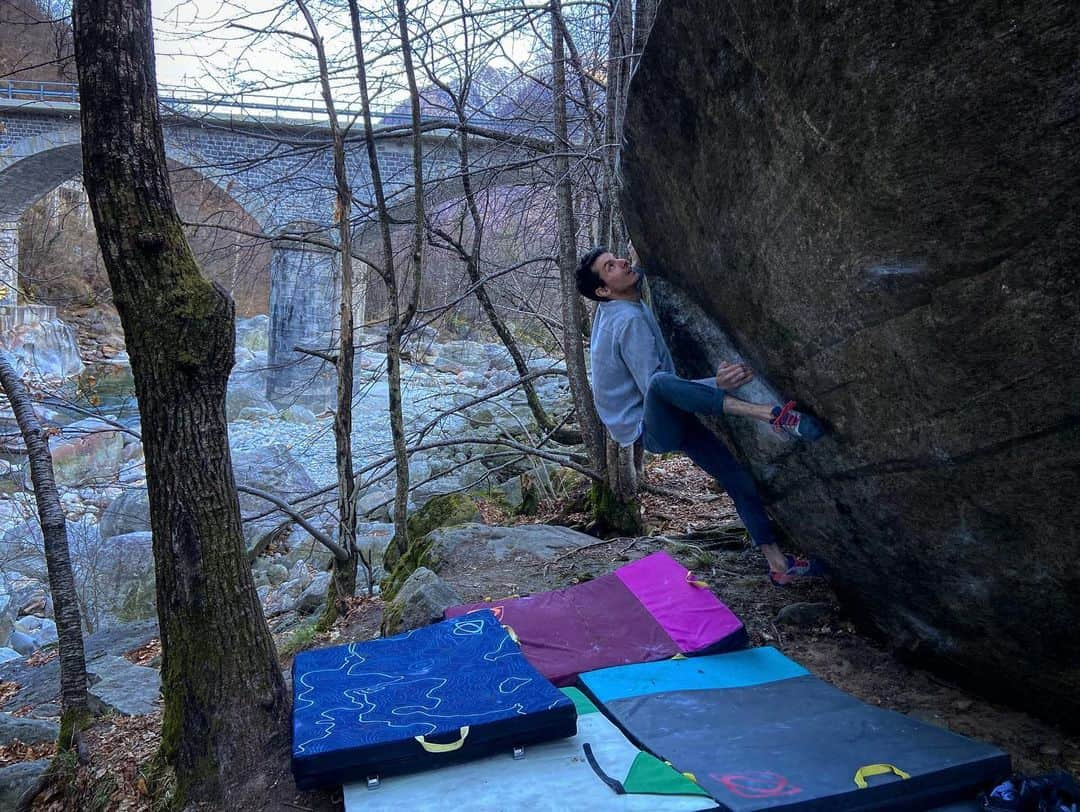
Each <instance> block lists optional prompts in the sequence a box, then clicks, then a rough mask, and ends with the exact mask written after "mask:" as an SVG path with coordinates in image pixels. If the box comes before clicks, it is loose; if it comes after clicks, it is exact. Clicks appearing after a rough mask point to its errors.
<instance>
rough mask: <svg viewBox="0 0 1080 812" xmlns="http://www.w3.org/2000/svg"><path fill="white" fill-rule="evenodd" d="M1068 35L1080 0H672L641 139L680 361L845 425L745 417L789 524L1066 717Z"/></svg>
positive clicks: (1075, 65) (889, 626) (914, 617)
mask: <svg viewBox="0 0 1080 812" xmlns="http://www.w3.org/2000/svg"><path fill="white" fill-rule="evenodd" d="M1077 42H1080V7H1078V6H1077V5H1076V3H1075V2H1074V1H1073V0H1064V1H1063V2H1049V1H1045V2H1031V3H1025V4H1016V5H1015V8H1014V7H1013V6H1012V5H1010V4H1005V5H1003V4H1000V3H996V2H990V1H989V0H975V1H974V2H971V3H963V4H951V5H950V4H943V3H933V4H931V3H921V4H920V3H916V4H905V5H904V7H903V9H901V8H899V7H895V6H894V4H891V3H878V2H873V1H872V0H858V1H857V2H846V3H812V4H806V3H799V2H794V0H777V2H758V3H755V2H750V1H749V0H732V1H731V2H726V3H720V4H718V3H715V2H713V0H675V1H674V2H671V1H669V2H666V3H664V4H662V5H661V7H660V12H659V14H658V18H657V22H656V26H655V28H654V30H653V32H652V35H651V37H650V40H649V43H648V46H647V48H646V51H645V54H644V56H643V59H642V62H641V65H640V68H639V70H638V72H637V74H636V76H635V78H634V81H633V84H632V87H631V98H630V102H629V105H628V109H627V121H626V149H625V152H624V156H623V173H624V177H625V182H626V190H625V199H624V206H625V209H626V214H627V217H628V220H629V223H630V227H631V233H632V234H633V235H634V237H635V239H636V241H637V243H638V244H639V248H640V249H641V253H642V255H643V258H644V260H645V264H646V266H648V267H649V269H650V272H651V275H652V278H653V280H654V284H653V293H654V296H655V298H656V306H657V310H658V313H659V314H660V317H661V321H662V322H663V323H664V325H665V329H666V330H667V331H668V333H669V335H670V337H671V343H672V350H673V352H674V354H675V356H676V359H677V361H678V363H679V365H680V367H681V369H680V371H681V372H683V373H684V374H690V375H693V376H700V375H704V374H708V373H709V372H710V370H711V368H712V366H713V365H714V364H715V362H716V361H717V360H719V359H721V358H724V357H728V358H730V357H732V354H734V353H738V354H740V355H741V356H742V357H743V358H745V359H746V360H748V361H749V362H750V363H752V364H753V366H754V367H755V369H756V370H757V371H758V374H759V376H760V377H761V378H762V379H764V380H766V381H768V383H769V384H770V385H771V386H772V387H773V388H774V390H775V391H777V392H781V393H783V394H784V395H786V396H790V397H794V398H797V399H798V400H799V401H800V402H801V403H803V404H805V405H806V406H807V407H808V409H809V410H810V411H812V412H813V413H815V414H817V415H819V416H820V417H822V418H823V419H824V420H825V421H827V422H828V423H830V424H831V426H832V429H833V433H832V435H831V436H830V437H829V438H827V439H825V440H823V441H821V442H819V443H817V444H815V445H813V446H802V447H797V446H793V445H791V444H784V443H781V442H778V441H775V440H772V439H771V438H770V437H768V436H767V435H764V434H762V433H761V432H757V431H754V430H753V429H752V428H751V427H746V426H741V427H740V426H737V425H735V424H729V428H731V429H732V432H731V436H732V439H733V440H734V442H735V443H736V445H738V446H739V447H740V449H741V451H742V452H743V453H744V454H745V456H746V457H747V459H748V461H749V462H750V464H751V466H752V468H753V470H754V474H755V477H756V478H757V479H758V481H759V482H760V483H761V484H762V488H763V492H764V494H765V496H766V500H767V501H768V502H769V503H770V510H771V512H772V514H773V516H774V517H775V518H776V520H777V523H778V524H779V525H780V526H781V527H782V528H784V530H786V532H787V533H788V534H789V535H790V536H791V537H792V538H793V539H794V540H795V542H796V543H797V544H798V546H800V547H801V548H802V549H804V550H806V551H808V552H811V553H813V554H815V555H819V556H822V557H824V558H826V559H827V560H828V562H829V563H830V564H831V566H832V568H833V572H834V576H835V577H834V581H835V583H836V585H837V587H838V589H839V591H840V593H841V595H842V596H843V597H844V599H845V600H846V601H847V602H848V605H849V607H850V608H852V609H853V614H854V616H855V617H856V618H859V619H862V620H864V621H866V622H867V623H869V624H872V625H873V626H874V627H876V628H877V629H878V630H879V631H880V632H881V633H882V634H883V635H884V636H885V637H886V638H887V639H888V640H889V641H890V643H891V644H892V645H894V646H896V647H898V648H900V649H903V650H907V651H911V652H914V653H915V654H917V655H925V656H926V657H928V658H929V659H931V660H933V661H935V662H936V663H937V665H938V666H939V667H943V668H945V669H946V670H948V671H950V672H951V673H952V674H953V675H955V676H958V677H962V678H964V679H965V680H966V681H967V682H969V683H977V684H979V685H980V686H981V687H982V688H984V689H986V690H990V691H992V692H996V693H999V694H1007V695H1008V697H1009V698H1010V699H1011V700H1012V701H1014V702H1020V703H1023V704H1026V705H1027V706H1029V707H1031V708H1034V709H1037V710H1041V711H1042V712H1044V713H1048V714H1051V715H1053V716H1054V717H1055V718H1057V719H1061V720H1065V719H1070V718H1071V719H1072V720H1074V721H1075V720H1078V719H1080V566H1078V563H1077V562H1078V561H1080V530H1078V527H1080V496H1078V494H1080V473H1078V471H1080V315H1078V313H1080V301H1078V293H1077V290H1078V287H1080V272H1078V264H1080V59H1078V58H1077V50H1076V44H1077ZM760 393H761V392H760V390H757V391H756V392H755V391H753V390H752V391H751V392H750V393H749V394H751V395H754V394H760Z"/></svg>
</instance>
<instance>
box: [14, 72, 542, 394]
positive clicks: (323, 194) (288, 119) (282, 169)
mask: <svg viewBox="0 0 1080 812" xmlns="http://www.w3.org/2000/svg"><path fill="white" fill-rule="evenodd" d="M160 98H161V103H162V111H163V128H164V135H165V151H166V155H167V157H168V159H169V160H170V163H171V166H173V167H176V168H184V169H188V170H193V171H194V172H196V173H197V174H198V175H199V176H201V177H202V178H203V179H205V180H206V181H207V182H209V183H212V184H214V185H216V186H217V187H219V188H220V189H222V190H223V191H224V192H225V193H227V194H228V195H229V196H230V197H231V198H232V199H233V200H235V201H236V203H237V204H238V205H239V206H240V207H241V208H242V209H243V210H244V211H245V212H247V213H248V214H249V215H250V216H251V217H252V219H254V221H255V222H256V223H258V226H259V229H260V230H261V232H262V234H263V235H265V237H266V238H267V239H269V240H272V241H273V243H272V245H273V251H272V260H271V267H270V278H271V281H270V311H271V312H270V325H271V326H270V348H269V353H268V355H269V363H270V365H271V367H272V370H271V374H269V375H268V376H267V378H268V384H267V387H268V392H267V396H268V397H269V398H270V399H271V400H273V401H275V402H278V403H283V402H294V401H296V400H300V401H306V402H309V403H312V404H313V405H315V404H318V405H322V404H323V403H325V402H327V397H328V396H329V394H330V393H331V392H332V391H333V388H334V381H333V374H332V369H329V368H328V365H326V364H324V363H323V362H320V361H318V360H316V359H314V358H312V357H310V356H305V355H301V354H299V353H297V352H295V351H294V348H295V347H297V346H305V347H312V348H325V347H328V346H330V343H331V342H332V341H333V340H334V336H335V330H336V324H337V322H338V321H339V319H338V318H337V314H338V308H339V304H338V303H339V302H340V298H339V297H340V293H339V290H338V287H339V277H338V272H339V269H338V260H337V255H336V253H335V252H334V251H332V250H329V249H328V248H326V247H322V246H319V245H315V244H312V243H311V242H304V241H303V239H300V238H303V237H311V236H312V233H313V232H315V236H317V237H319V238H321V239H320V240H317V241H316V242H320V241H321V242H323V243H324V244H325V243H326V242H327V241H332V240H333V233H334V230H335V229H333V228H332V227H331V223H332V219H333V205H334V198H335V192H334V186H333V183H334V181H333V157H332V154H331V149H330V146H331V144H330V134H329V129H328V127H327V124H326V119H325V113H324V112H321V111H320V110H319V108H318V107H317V106H311V107H307V106H304V103H299V104H298V103H297V102H296V101H292V100H283V99H272V98H267V97H251V96H248V97H241V98H239V99H232V100H229V101H225V102H223V101H221V100H220V99H216V98H215V99H210V98H208V97H206V96H205V95H199V94H192V93H188V92H182V91H171V90H169V89H166V88H162V89H161V91H160ZM353 114H355V113H353ZM339 115H340V116H341V119H342V120H343V121H346V120H348V118H349V116H350V115H351V114H350V112H349V111H343V112H341V113H339ZM356 120H357V126H356V127H354V131H356V132H358V131H359V129H360V128H359V119H356ZM470 123H472V124H474V125H476V126H477V127H478V129H482V130H485V131H488V132H490V137H474V136H470V137H471V138H472V139H473V141H472V144H471V146H470V150H471V152H472V154H473V157H474V164H475V165H476V166H477V167H478V171H479V172H480V173H481V175H483V176H484V177H483V178H482V180H483V182H484V183H487V184H492V183H494V184H499V185H509V184H520V183H524V182H529V181H532V180H537V181H538V180H539V179H540V173H541V172H542V171H543V168H542V166H541V165H539V164H537V163H536V162H533V161H528V160H523V150H525V152H526V153H530V154H531V153H535V152H537V151H543V142H542V141H541V140H540V139H537V138H533V137H530V135H529V134H528V133H524V132H515V131H513V130H511V129H509V128H508V127H507V125H506V124H504V123H502V122H496V121H474V122H470ZM426 124H427V125H428V126H429V129H428V131H427V132H426V133H425V135H424V175H425V198H426V199H428V200H429V202H431V203H436V202H439V201H445V200H447V199H451V198H453V197H454V196H456V195H457V194H458V193H459V190H460V180H459V178H458V154H457V143H456V140H457V139H456V135H455V134H454V132H453V131H452V130H451V129H450V126H449V125H450V124H451V122H450V121H449V120H447V121H446V122H445V124H446V126H442V127H440V126H439V124H440V122H439V120H438V119H434V120H431V119H427V120H426ZM408 125H409V122H408V120H407V118H405V117H402V116H401V115H399V114H394V113H393V112H392V111H387V112H386V114H385V115H383V116H382V121H381V123H380V125H379V126H378V128H377V129H378V131H379V134H378V136H377V138H378V143H377V150H378V155H379V159H380V169H381V175H382V178H383V183H384V187H385V189H386V194H387V197H388V199H390V201H391V202H392V205H394V208H395V211H407V210H409V208H410V206H409V204H410V203H411V200H412V141H411V138H412V136H411V130H410V128H409V126H408ZM347 161H348V162H349V164H350V167H349V169H350V171H349V176H350V182H351V184H352V187H353V194H354V196H355V198H357V199H358V200H365V199H366V200H369V201H370V200H373V198H374V195H373V193H372V189H371V179H370V172H369V169H368V162H367V156H366V152H365V150H364V147H363V141H362V140H361V139H359V138H357V139H354V142H353V143H352V145H351V148H350V149H349V150H348V152H347ZM81 173H82V147H81V138H80V127H79V103H78V88H77V86H75V85H65V84H59V83H41V82H8V83H6V86H5V85H4V84H0V293H2V294H3V295H0V309H2V310H7V311H8V314H9V316H11V315H12V313H13V312H14V311H17V310H19V308H18V301H17V290H18V255H19V250H18V228H17V224H18V221H19V219H20V217H21V216H22V215H23V213H24V212H25V211H26V209H27V208H28V207H29V206H30V205H31V204H33V203H34V202H35V201H36V200H38V199H39V198H40V197H42V196H43V195H45V194H47V193H48V192H50V191H52V190H53V189H54V188H56V187H57V186H58V185H60V184H61V183H64V182H65V181H68V180H70V179H72V178H75V177H77V176H79V175H80V174H81ZM534 176H535V177H534ZM371 208H372V209H373V206H372V207H371ZM366 230H367V229H365V224H364V223H360V224H359V225H358V231H359V232H360V233H359V234H358V237H362V234H363V232H364V231H366ZM363 290H364V286H363V284H360V285H359V286H358V291H357V292H358V293H359V294H360V295H358V296H356V297H355V298H356V300H357V302H358V311H359V312H358V313H357V316H358V317H359V320H360V321H361V322H362V319H363V308H364V302H363V296H362V292H363ZM9 323H10V320H9Z"/></svg>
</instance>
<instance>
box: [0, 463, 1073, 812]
mask: <svg viewBox="0 0 1080 812" xmlns="http://www.w3.org/2000/svg"><path fill="white" fill-rule="evenodd" d="M647 481H649V482H651V483H656V484H658V485H662V486H663V487H665V488H669V489H675V490H677V491H679V492H682V493H685V494H691V495H694V496H695V497H698V499H697V501H693V502H691V501H687V500H684V499H679V498H673V497H671V496H668V495H665V496H657V495H652V494H647V495H645V496H644V498H643V503H644V508H645V518H646V524H647V529H648V532H649V534H650V537H648V538H639V539H629V538H621V539H611V540H608V541H607V542H599V541H598V543H596V544H594V545H589V546H588V547H586V548H583V549H582V550H580V551H579V552H575V553H573V554H571V555H566V556H561V557H560V559H559V560H558V561H556V562H555V563H554V564H552V565H551V567H552V572H550V573H545V575H552V576H555V577H556V579H557V581H558V582H561V583H564V584H570V583H574V582H577V581H580V580H582V579H584V578H589V577H595V576H596V575H600V574H603V573H605V572H608V571H610V570H611V569H613V568H615V567H617V566H619V565H620V564H621V563H623V562H625V561H628V560H631V559H633V558H639V557H641V556H643V555H647V554H648V553H650V552H653V551H654V550H656V549H661V548H663V549H667V550H668V551H669V552H671V553H672V554H674V555H675V556H676V557H678V558H679V559H680V560H681V561H682V562H683V563H684V564H685V565H686V566H687V567H689V568H690V569H692V570H693V571H694V573H695V575H696V577H698V578H700V579H702V580H704V581H706V582H707V583H708V584H709V586H710V587H711V588H712V589H713V591H714V592H716V594H718V595H719V596H720V598H721V599H722V600H723V601H724V602H725V603H726V604H727V605H728V606H729V607H730V608H731V609H732V610H733V611H734V612H735V614H737V615H738V616H739V617H740V618H741V619H742V621H743V623H744V624H745V626H746V629H747V632H748V633H749V636H750V644H751V645H753V646H760V645H770V646H774V647H775V648H777V649H779V650H780V651H782V652H784V654H786V655H787V656H789V657H791V658H792V659H793V660H796V661H797V662H799V663H801V664H802V665H803V666H804V667H806V668H807V669H809V670H810V671H811V672H812V673H813V674H814V675H815V676H817V677H819V678H821V679H823V680H825V681H826V682H829V683H831V684H833V685H835V686H836V687H838V688H840V689H842V690H844V691H846V692H848V693H850V694H852V695H853V696H856V697H858V698H859V699H861V700H863V701H864V702H868V703H870V704H874V705H879V706H881V707H884V708H889V709H891V710H895V711H898V712H900V713H906V714H909V715H911V716H913V717H915V718H917V719H919V720H921V721H924V722H929V723H932V724H936V725H940V726H942V727H945V728H948V729H949V730H952V731H954V732H956V733H960V734H963V735H966V736H971V737H973V738H977V739H981V740H983V741H987V742H990V743H992V744H995V745H997V746H998V747H1000V748H1001V749H1002V750H1004V751H1006V752H1008V753H1009V754H1010V755H1011V756H1012V760H1013V767H1014V769H1015V770H1017V771H1020V772H1023V773H1026V774H1035V773H1040V772H1045V771H1047V770H1049V769H1052V768H1055V767H1060V768H1062V769H1065V770H1067V771H1068V772H1070V773H1072V774H1073V775H1080V736H1076V735H1069V734H1066V733H1065V732H1064V731H1062V730H1061V729H1059V728H1058V727H1056V726H1055V725H1054V724H1052V723H1050V722H1048V721H1045V720H1040V719H1037V718H1035V717H1032V716H1030V715H1029V714H1026V713H1023V712H1021V711H1018V710H1015V709H1011V708H1008V707H1004V706H1002V705H1000V704H996V703H993V702H990V701H987V700H986V699H983V698H981V697H979V696H977V695H975V694H973V693H971V692H969V691H965V690H963V689H962V688H960V687H957V686H955V685H953V684H951V683H949V682H947V681H945V680H943V679H941V678H939V677H937V676H935V675H934V674H932V673H930V672H928V671H925V670H921V669H918V668H912V667H910V666H908V665H906V664H904V663H903V662H901V661H899V660H898V659H896V658H895V657H893V656H892V655H891V654H890V653H889V651H887V650H886V649H885V648H884V647H882V646H881V645H880V644H879V643H877V642H876V641H874V640H872V639H870V638H868V637H866V636H864V635H861V634H859V633H858V632H856V630H855V627H854V624H853V623H852V622H851V619H850V618H848V617H846V616H845V615H844V613H843V612H842V611H841V610H840V608H839V606H838V604H837V600H836V596H835V595H834V594H833V592H832V590H831V589H830V588H829V585H828V583H827V582H825V581H816V582H813V583H809V584H805V585H800V586H798V587H789V588H785V589H779V588H776V587H773V586H772V585H770V584H769V583H768V581H767V580H766V577H765V563H764V560H763V559H762V557H761V556H760V554H759V553H757V552H755V551H754V550H753V548H752V547H751V546H750V545H749V542H748V540H747V538H746V536H745V533H744V532H743V531H742V529H741V525H740V524H739V522H738V518H737V516H736V514H735V511H734V508H733V507H732V505H731V501H730V499H728V497H727V495H726V494H724V493H722V492H717V491H716V490H714V485H713V483H712V482H711V481H710V480H709V479H708V478H707V477H706V476H705V475H704V474H703V473H701V472H700V471H699V470H698V469H696V468H695V467H694V466H693V465H691V464H690V463H689V462H688V461H686V460H684V459H661V460H655V461H653V462H651V463H650V465H649V474H648V476H647ZM701 497H704V500H702V498H701ZM545 507H546V512H545V513H544V514H542V515H540V516H537V517H533V518H532V519H520V518H518V519H515V518H513V517H509V516H506V515H505V514H502V513H500V512H499V511H498V509H497V508H494V507H493V506H485V509H484V511H483V513H484V516H485V519H486V520H487V522H488V523H489V524H508V523H523V522H539V523H544V522H554V521H556V520H558V522H559V523H564V524H565V523H570V524H572V523H573V522H574V520H575V518H576V519H580V520H582V521H584V519H585V518H586V517H584V516H578V517H575V516H574V515H572V514H569V515H568V514H567V513H566V506H565V505H549V506H545ZM789 552H796V553H797V552H799V551H797V550H792V551H789ZM486 575H487V580H490V581H492V582H498V581H501V582H503V583H514V582H515V581H516V580H517V579H518V578H519V577H520V573H515V572H510V571H507V572H499V571H498V568H497V567H492V568H491V570H490V571H488V572H487V574H486ZM797 603H805V604H813V605H814V606H813V607H812V609H813V612H814V613H815V616H814V617H813V619H811V620H807V619H805V618H804V619H803V620H801V621H800V622H799V623H797V624H788V623H783V622H780V621H778V620H777V616H778V614H779V613H780V612H781V610H783V609H784V608H785V607H788V606H790V605H792V604H797ZM381 617H382V603H381V601H380V600H379V599H378V598H374V599H356V600H355V601H354V602H353V604H352V607H351V610H350V611H349V612H348V613H347V614H346V616H345V617H343V618H342V619H341V620H339V622H338V624H337V625H336V626H335V628H334V629H332V630H331V631H330V632H328V633H326V634H321V635H317V636H316V637H314V638H312V639H311V640H309V641H306V642H305V645H304V647H305V648H314V647H319V646H325V645H333V644H337V643H345V642H351V641H355V640H367V639H371V638H372V637H374V636H376V635H377V634H378V633H379V623H380V620H381ZM289 637H290V633H289V632H288V631H284V632H282V633H280V634H278V635H277V643H278V645H279V650H280V649H281V648H282V647H283V645H284V644H285V643H286V642H287V641H288V640H289ZM156 654H157V650H155V649H154V647H153V646H152V645H151V646H150V647H149V649H148V650H145V651H136V652H132V653H131V654H130V655H129V657H130V659H132V660H133V661H136V662H142V661H145V660H148V659H152V658H153V657H154V656H155V655H156ZM289 660H290V658H289V657H287V656H286V657H283V658H282V666H283V667H284V668H287V667H288V665H289ZM159 729H160V714H153V715H151V716H146V717H136V718H131V719H116V718H113V719H106V720H103V721H101V722H99V723H98V724H97V725H96V726H95V727H94V728H93V729H92V730H91V731H90V732H89V734H88V736H87V747H86V755H87V756H88V760H87V763H86V764H85V765H83V766H80V767H79V769H78V770H77V773H76V776H75V777H74V780H73V781H72V783H71V784H69V786H68V790H67V791H66V792H65V791H61V790H59V788H57V789H56V790H54V791H52V792H47V793H45V794H44V795H43V796H41V797H39V799H38V803H36V804H35V806H34V809H36V810H50V812H54V811H55V810H61V809H63V810H68V809H87V808H91V807H92V808H94V809H97V810H102V812H105V810H109V812H119V811H120V810H123V811H124V812H126V811H127V810H148V809H150V801H149V797H148V791H147V786H146V782H145V780H144V778H143V775H144V769H145V765H146V764H147V763H148V761H149V759H150V757H151V756H152V755H153V753H154V751H155V749H156V746H157V739H158V733H159ZM4 755H5V754H4V753H0V763H3V762H4V761H5V759H4V758H3V756H4ZM19 755H20V754H17V753H11V754H8V759H7V760H8V761H16V760H22V758H33V757H42V756H43V755H48V754H47V753H26V754H25V755H22V758H20V757H19ZM279 772H280V774H279V775H276V776H268V780H267V782H266V783H267V784H268V785H270V786H272V788H273V790H274V792H273V793H272V794H273V795H274V796H275V797H272V798H271V797H268V798H267V799H266V803H265V805H264V806H262V807H261V808H262V809H264V810H278V809H280V810H286V809H289V810H309V811H310V812H314V811H315V810H319V811H320V812H322V811H323V810H325V811H326V812H330V810H336V809H341V808H342V801H341V792H340V790H338V791H333V792H328V793H298V792H296V790H295V788H294V787H293V785H292V781H291V778H290V776H289V775H288V772H287V769H286V770H284V771H279Z"/></svg>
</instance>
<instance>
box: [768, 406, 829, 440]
mask: <svg viewBox="0 0 1080 812" xmlns="http://www.w3.org/2000/svg"><path fill="white" fill-rule="evenodd" d="M769 425H770V426H772V427H773V430H774V431H776V432H777V433H779V434H790V435H791V436H792V437H797V438H798V439H800V440H806V441H807V442H809V443H812V442H814V441H815V440H820V439H821V438H822V437H824V436H825V427H824V426H822V425H821V422H820V421H819V420H818V419H817V418H815V417H811V416H810V415H808V414H803V413H802V412H797V411H795V401H793V400H789V401H788V402H787V403H785V404H784V405H783V406H774V407H773V410H772V420H770V421H769Z"/></svg>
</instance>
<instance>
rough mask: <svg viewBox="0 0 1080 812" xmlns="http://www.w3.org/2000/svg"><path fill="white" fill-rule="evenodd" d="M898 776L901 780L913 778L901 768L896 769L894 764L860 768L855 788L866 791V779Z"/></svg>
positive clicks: (870, 765) (868, 765)
mask: <svg viewBox="0 0 1080 812" xmlns="http://www.w3.org/2000/svg"><path fill="white" fill-rule="evenodd" d="M890 774H891V775H898V776H900V778H902V779H904V780H907V779H908V778H911V776H910V775H908V774H907V773H906V772H904V771H903V770H901V769H900V768H899V767H894V766H893V765H892V764H867V765H866V766H865V767H859V769H858V770H857V771H856V772H855V786H857V787H858V788H859V789H866V787H867V784H866V779H867V778H871V777H873V776H875V775H890Z"/></svg>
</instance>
